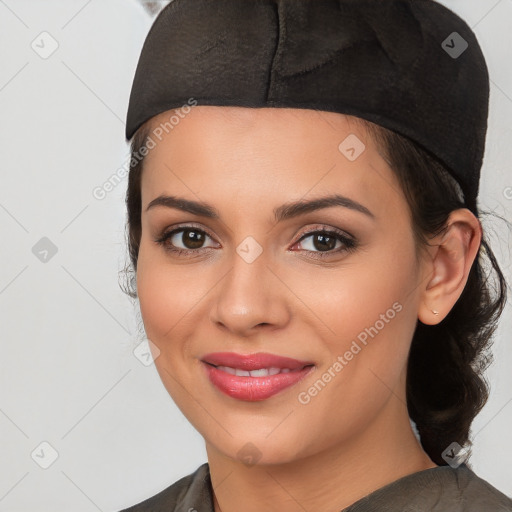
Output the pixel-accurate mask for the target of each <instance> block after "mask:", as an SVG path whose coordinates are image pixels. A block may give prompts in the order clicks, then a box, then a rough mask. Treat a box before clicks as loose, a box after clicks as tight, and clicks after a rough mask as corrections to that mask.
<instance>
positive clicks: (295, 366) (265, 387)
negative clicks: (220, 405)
mask: <svg viewBox="0 0 512 512" xmlns="http://www.w3.org/2000/svg"><path fill="white" fill-rule="evenodd" d="M201 363H202V366H203V368H204V369H205V372H206V374H207V376H208V378H209V380H210V382H211V383H212V384H213V385H214V386H215V387H216V388H217V389H219V390H220V391H221V392H223V393H224V394H226V395H228V396H230V397H232V398H236V399H238V400H245V401H249V402H255V401H260V400H266V399H267V398H270V397H271V396H274V395H276V394H277V393H280V392H281V391H284V390H285V389H288V388H289V387H291V386H293V385H294V384H296V383H297V382H299V381H301V380H302V379H303V378H304V377H306V375H308V374H309V373H310V372H311V371H312V370H313V369H314V367H315V366H314V364H313V363H312V362H309V361H299V360H297V359H292V358H289V357H282V356H277V355H274V354H268V353H257V354H248V355H241V354H236V353H234V352H215V353H211V354H207V355H205V356H204V357H203V359H202V360H201ZM217 366H229V367H231V368H239V369H241V370H246V371H251V370H258V369H260V368H280V369H283V368H289V369H290V370H291V371H290V372H288V373H278V374H276V375H268V376H263V377H251V376H238V375H232V374H230V373H227V372H225V371H223V370H220V369H218V368H216V367H217Z"/></svg>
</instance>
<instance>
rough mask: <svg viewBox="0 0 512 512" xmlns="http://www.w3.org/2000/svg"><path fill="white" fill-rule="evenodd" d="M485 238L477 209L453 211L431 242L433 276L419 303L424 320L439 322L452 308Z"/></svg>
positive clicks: (419, 312)
mask: <svg viewBox="0 0 512 512" xmlns="http://www.w3.org/2000/svg"><path fill="white" fill-rule="evenodd" d="M481 239H482V228H481V225H480V222H479V220H478V219H477V218H476V217H475V216H474V215H473V213H471V212H470V211H469V210H468V209H466V208H464V209H460V210H455V211H454V212H452V213H451V215H450V217H449V219H448V222H447V229H446V231H444V232H443V234H441V235H439V236H438V237H436V238H435V239H434V240H433V241H432V244H431V245H432V247H433V250H432V251H431V255H432V259H431V260H430V261H429V262H428V271H430V273H431V277H430V279H428V280H427V283H426V285H425V287H424V288H423V293H422V297H421V300H420V304H419V307H418V319H419V320H420V321H421V322H422V323H424V324H427V325H435V324H438V323H439V322H441V321H442V320H443V319H444V318H445V317H446V316H447V315H448V313H449V312H450V311H451V309H452V308H453V306H454V305H455V303H456V302H457V300H458V299H459V297H460V296H461V294H462V292H463V290H464V287H465V286H466V283H467V280H468V275H469V271H470V270H471V266H472V265H473V261H474V259H475V257H476V256H477V253H478V248H479V247H480V242H481Z"/></svg>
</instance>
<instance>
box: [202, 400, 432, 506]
mask: <svg viewBox="0 0 512 512" xmlns="http://www.w3.org/2000/svg"><path fill="white" fill-rule="evenodd" d="M396 402H399V400H397V399H396V397H395V398H392V399H391V406H390V407H388V408H387V411H386V410H385V411H383V413H382V414H381V415H380V416H379V417H378V418H376V420H375V421H374V422H373V423H372V424H371V425H369V426H367V428H365V430H364V431H363V432H361V433H359V434H358V435H357V436H356V437H355V438H351V439H350V440H348V441H345V442H343V443H339V444H337V445H335V446H329V447H328V448H327V449H325V450H324V451H322V452H317V453H315V454H314V455H310V456H307V457H303V458H300V459H293V460H292V461H290V462H286V463H283V464H264V465H263V464H255V465H252V466H249V465H247V464H244V463H242V462H241V461H239V460H236V459H233V458H231V457H227V456H225V455H224V454H223V453H221V452H220V451H218V450H217V449H216V448H215V447H214V446H213V445H212V444H210V443H208V442H207V443H206V449H207V454H208V463H209V467H210V476H211V480H212V487H213V489H214V505H215V512H238V511H239V510H244V511H246V512H257V511H258V512H259V511H261V510H269V511H274V510H275V511H277V510H279V512H299V511H300V512H303V511H304V510H323V511H325V512H340V511H341V510H343V509H344V508H346V507H348V506H350V505H352V504H353V503H355V502H356V501H357V500H359V499H360V498H362V497H364V496H366V495H368V494H370V493H371V492H373V491H375V490H377V489H379V488H380V487H383V486H384V485H387V484H389V483H391V482H394V481H395V480H398V479H399V478H401V477H404V476H406V475H410V474H412V473H416V472H418V471H422V470H425V469H429V468H433V467H436V466H437V465H436V464H435V463H434V462H432V460H431V459H430V458H429V457H428V455H427V454H426V453H425V452H424V451H423V449H422V447H421V445H420V444H419V442H418V440H417V439H416V437H415V435H414V432H413V431H412V428H411V425H410V422H409V417H408V415H407V413H406V412H405V408H404V407H403V404H402V406H400V405H398V404H397V403H396ZM397 409H398V410H402V414H401V415H400V416H397ZM397 417H398V418H399V421H397Z"/></svg>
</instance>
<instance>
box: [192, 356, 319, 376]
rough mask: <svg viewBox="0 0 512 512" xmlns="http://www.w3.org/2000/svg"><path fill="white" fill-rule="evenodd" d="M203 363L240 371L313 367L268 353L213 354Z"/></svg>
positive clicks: (204, 357) (206, 357) (309, 363)
mask: <svg viewBox="0 0 512 512" xmlns="http://www.w3.org/2000/svg"><path fill="white" fill-rule="evenodd" d="M202 361H204V362H205V363H210V364H213V365H214V366H229V367H230V368H239V369H240V370H247V371H251V370H259V369H260V368H281V369H282V368H289V369H290V370H296V369H301V368H304V367H305V366H309V365H313V363H312V362H310V361H299V360H297V359H293V358H291V357H283V356H278V355H275V354H269V353H267V352H258V353H257V354H246V355H244V354H237V353H235V352H212V353H210V354H206V355H205V356H203V358H202Z"/></svg>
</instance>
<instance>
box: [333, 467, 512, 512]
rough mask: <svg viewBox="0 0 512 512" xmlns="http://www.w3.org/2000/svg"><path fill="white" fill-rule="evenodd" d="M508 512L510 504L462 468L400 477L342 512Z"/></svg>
mask: <svg viewBox="0 0 512 512" xmlns="http://www.w3.org/2000/svg"><path fill="white" fill-rule="evenodd" d="M381 510H393V511H395V510H396V511H403V512H405V511H407V512H423V511H426V510H428V511H429V512H448V511H449V512H512V500H511V499H510V498H509V497H508V496H506V495H505V494H503V493H502V492H501V491H499V490H498V489H496V488H495V487H493V486H492V485H491V484H490V483H489V482H486V481H485V480H484V479H482V478H480V477H479V476H478V475H476V474H475V473H474V472H473V470H472V469H470V468H469V467H468V466H467V465H466V464H461V465H460V466H458V467H456V468H452V467H450V466H437V467H435V468H430V469H426V470H423V471H419V472H417V473H413V474H410V475H407V476H404V477H402V478H400V479H398V480H396V481H394V482H392V483H390V484H388V485H386V486H384V487H381V488H380V489H377V490H376V491H374V492H372V493H371V494H369V495H367V496H365V497H364V498H362V499H360V500H359V501H357V502H355V503H354V504H352V505H351V506H349V507H348V508H346V509H344V510H343V511H342V512H377V511H381Z"/></svg>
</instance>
